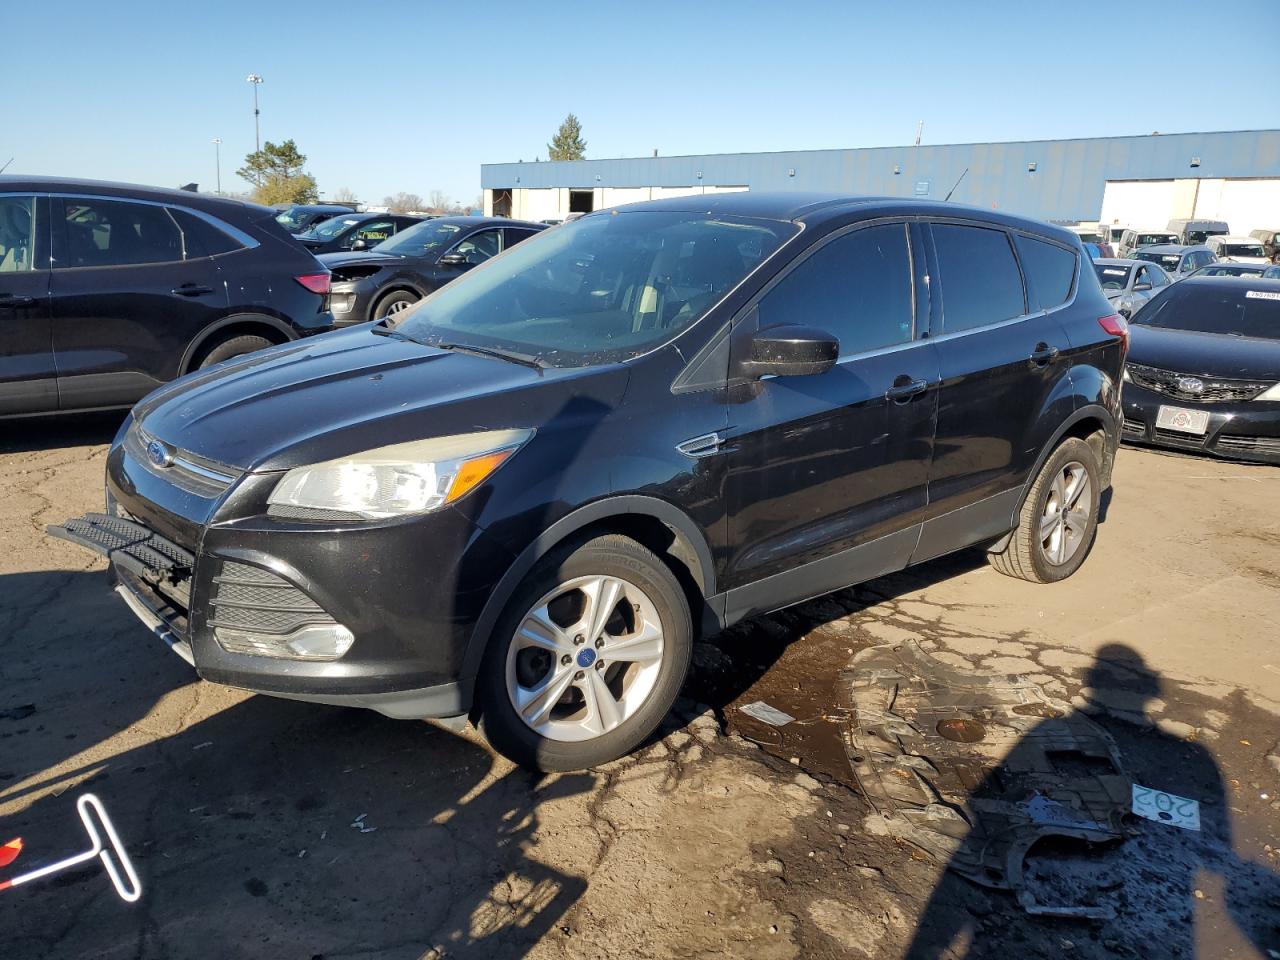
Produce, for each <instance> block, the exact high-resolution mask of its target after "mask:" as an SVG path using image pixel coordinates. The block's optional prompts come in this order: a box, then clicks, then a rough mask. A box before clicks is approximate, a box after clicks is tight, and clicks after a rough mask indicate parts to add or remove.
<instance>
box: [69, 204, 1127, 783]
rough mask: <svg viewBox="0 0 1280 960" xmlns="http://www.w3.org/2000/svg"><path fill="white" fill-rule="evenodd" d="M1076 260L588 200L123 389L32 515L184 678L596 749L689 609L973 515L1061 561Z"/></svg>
mask: <svg viewBox="0 0 1280 960" xmlns="http://www.w3.org/2000/svg"><path fill="white" fill-rule="evenodd" d="M1082 258H1083V251H1082V249H1081V247H1080V243H1079V241H1078V240H1077V239H1076V238H1075V236H1073V235H1072V234H1070V233H1068V232H1066V231H1065V230H1062V229H1059V228H1056V227H1050V226H1047V225H1045V224H1041V223H1036V222H1033V221H1030V220H1022V219H1018V218H1015V217H1010V216H1005V215H1002V214H996V213H993V212H989V211H985V210H977V209H971V208H967V207H962V206H959V205H954V204H942V203H930V202H923V201H911V200H886V199H871V200H868V199H849V198H840V197H815V196H806V195H803V194H778V195H773V196H770V195H767V194H754V193H752V194H746V193H742V194H726V195H720V196H699V197H693V198H685V199H680V200H665V201H655V202H651V203H643V204H636V205H634V206H628V207H622V208H619V209H607V210H602V211H599V212H597V213H593V214H589V215H587V216H585V217H583V218H581V219H580V220H578V221H577V222H575V223H571V224H566V225H564V226H560V227H557V228H555V229H554V230H548V231H545V232H543V233H541V234H539V235H538V236H536V237H534V238H532V239H531V240H527V241H525V242H524V243H521V244H520V245H519V246H517V247H515V248H514V249H512V250H510V251H509V252H507V253H504V254H502V255H501V256H498V257H494V258H493V259H491V260H489V261H488V262H486V263H484V264H482V265H481V266H479V267H477V268H476V269H475V270H473V271H472V272H470V273H469V274H468V275H467V276H465V277H463V278H461V279H459V280H458V281H456V282H454V283H451V284H449V285H447V286H444V287H442V288H441V289H440V290H438V291H436V292H435V293H434V294H432V295H431V296H430V297H428V298H427V299H425V300H423V301H422V302H421V303H420V304H418V305H417V306H415V307H413V308H411V309H410V310H407V311H405V312H403V313H401V314H399V315H398V318H397V319H396V320H395V321H384V322H379V323H372V324H365V325H360V326H356V327H352V328H349V329H347V330H343V331H338V332H336V333H333V334H329V335H327V336H326V337H324V338H321V339H320V340H313V341H310V342H308V343H307V344H305V345H302V344H295V345H288V346H282V347H279V348H276V349H274V350H270V351H267V352H264V353H261V354H258V355H256V356H253V357H246V358H244V359H242V360H240V361H237V362H234V363H231V364H229V365H227V366H225V367H223V368H221V369H219V370H211V371H207V372H203V373H199V374H195V375H193V376H191V377H188V378H187V379H185V380H183V381H180V382H178V383H175V384H172V385H170V386H168V387H165V388H162V389H161V390H158V391H157V392H156V393H154V394H153V395H152V396H150V397H149V398H147V399H146V400H145V401H144V402H142V403H141V404H139V405H138V406H137V407H136V408H135V410H134V412H133V415H132V417H131V418H130V420H129V422H128V423H127V424H125V425H124V426H123V427H122V429H121V431H120V434H119V436H118V437H117V438H116V440H115V442H114V443H113V445H112V447H111V451H110V455H109V458H108V466H107V486H108V496H109V499H108V509H107V514H106V515H91V516H89V517H84V518H79V519H76V520H72V521H68V523H67V524H66V525H65V527H62V528H55V531H54V532H55V533H56V534H57V535H59V536H63V537H66V538H68V539H71V540H74V541H76V542H80V543H83V544H85V545H87V546H90V547H91V548H93V549H96V550H98V551H99V552H104V553H107V554H108V555H109V556H111V557H112V559H113V561H114V563H113V567H114V569H115V570H116V572H117V573H118V575H119V577H120V581H121V582H120V592H121V593H122V594H123V596H124V597H125V599H126V600H127V601H128V602H129V604H130V605H131V606H132V607H133V609H134V610H135V611H136V612H137V613H138V615H139V616H140V617H141V618H142V619H143V620H145V621H146V622H147V623H148V624H150V625H151V626H152V628H153V629H154V630H155V631H156V632H157V633H158V634H159V635H160V636H162V637H163V638H164V639H165V640H166V641H167V642H168V643H169V644H171V645H172V646H173V647H174V648H175V649H176V650H177V651H178V652H179V653H181V654H182V656H184V657H185V658H186V659H187V660H188V661H190V662H192V663H194V665H195V668H196V670H197V672H198V673H199V674H200V675H201V676H203V677H205V678H207V679H209V680H213V681H216V682H220V683H227V684H232V685H235V686H239V687H244V688H248V689H250V690H257V691H262V692H266V693H271V694H275V695H279V696H285V697H292V698H296V699H305V700H316V701H321V702H325V703H338V704H350V705H357V706H363V707H370V708H373V709H375V710H379V711H381V712H383V713H385V714H388V715H390V716H396V717H450V716H459V715H463V714H467V713H470V714H471V715H472V716H473V717H478V718H479V719H480V720H481V722H482V723H483V726H484V730H485V732H486V734H487V735H488V737H489V738H490V740H491V741H492V742H493V744H494V745H495V746H496V747H497V748H498V749H500V750H501V751H503V752H504V753H506V754H507V755H509V756H511V757H513V758H515V759H517V760H519V761H521V762H523V763H527V764H531V765H536V766H539V767H541V768H544V769H569V768H575V767H581V766H584V765H590V764H594V763H599V762H602V761H604V760H607V759H609V758H611V757H616V756H618V755H620V754H622V753H624V752H626V751H628V750H630V749H632V748H633V747H634V746H636V745H637V744H638V743H640V742H641V741H642V740H643V739H644V738H645V737H646V736H647V735H648V734H649V733H650V731H652V730H653V728H654V727H655V726H656V725H657V724H658V722H659V721H660V720H661V718H662V716H663V715H664V714H665V713H666V712H667V710H668V708H669V706H670V705H671V703H672V701H673V699H674V698H675V696H676V694H677V692H678V691H679V689H680V686H681V684H682V682H683V680H684V677H685V672H686V668H687V667H688V664H689V658H690V651H691V649H692V643H693V639H694V635H695V631H697V630H699V629H703V630H716V629H719V628H722V627H724V626H726V625H728V624H731V623H733V622H735V621H737V620H740V619H742V618H744V617H749V616H752V615H755V614H760V613H764V612H766V611H770V610H775V609H777V608H780V607H785V606H787V605H789V604H794V603H798V602H800V601H802V600H805V599H807V598H809V597H813V596H815V595H818V594H822V593H824V592H827V591H830V590H835V589H838V588H842V587H845V586H847V585H849V584H853V583H857V582H859V581H862V580H867V579H869V578H872V577H878V576H880V575H882V574H886V573H889V572H891V571H894V570H900V569H902V568H903V567H905V566H907V565H908V564H912V563H918V562H920V561H923V560H928V559H930V558H932V557H936V556H939V555H941V554H945V553H948V552H951V551H954V550H958V549H961V548H963V547H968V546H971V545H975V544H978V545H982V546H985V547H986V548H987V550H988V551H990V555H991V557H992V562H993V563H994V565H995V566H996V568H997V569H999V570H1000V571H1002V572H1004V573H1006V574H1009V575H1011V576H1016V577H1022V578H1025V579H1027V580H1032V581H1037V582H1048V581H1054V580H1061V579H1063V578H1064V577H1067V576H1069V575H1070V574H1071V573H1072V572H1074V571H1075V570H1076V568H1077V567H1079V565H1080V564H1081V563H1082V562H1083V561H1084V559H1085V556H1086V555H1087V554H1088V552H1089V549H1090V546H1091V545H1092V542H1093V539H1094V534H1095V530H1096V524H1097V518H1098V504H1099V496H1100V494H1101V493H1102V490H1103V489H1104V488H1105V487H1106V486H1107V485H1108V483H1109V478H1110V475H1111V466H1112V460H1113V457H1114V454H1115V450H1116V445H1117V437H1118V431H1119V427H1118V422H1119V403H1120V372H1121V366H1122V361H1123V356H1124V352H1125V345H1126V336H1127V330H1126V327H1125V324H1124V322H1123V320H1121V319H1120V318H1119V317H1117V316H1115V315H1114V314H1113V313H1112V311H1111V308H1110V307H1109V305H1108V303H1107V301H1106V298H1105V297H1104V296H1103V295H1102V291H1101V289H1100V287H1099V285H1098V281H1097V278H1096V276H1095V274H1094V271H1093V269H1092V267H1091V266H1090V264H1089V263H1088V261H1087V260H1082ZM1082 263H1083V266H1082ZM1024 278H1025V282H1024Z"/></svg>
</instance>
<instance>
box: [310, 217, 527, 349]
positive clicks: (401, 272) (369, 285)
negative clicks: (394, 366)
mask: <svg viewBox="0 0 1280 960" xmlns="http://www.w3.org/2000/svg"><path fill="white" fill-rule="evenodd" d="M545 229H546V227H545V226H544V225H542V224H540V223H525V222H523V221H520V220H508V219H506V218H500V217H437V218H435V219H432V220H427V221H426V222H424V223H418V224H414V225H413V226H411V227H409V228H408V229H406V230H402V231H401V232H400V233H397V234H396V235H395V236H394V237H392V238H391V239H389V240H384V241H383V242H382V243H380V244H378V245H377V246H376V247H374V248H373V249H372V250H369V251H364V252H355V251H353V252H351V253H324V254H321V255H320V262H321V263H323V264H324V265H325V266H326V267H327V268H328V269H329V270H330V271H332V273H333V283H332V286H331V287H330V292H329V309H330V310H331V311H332V312H333V318H334V322H335V323H337V324H339V325H346V324H351V323H363V322H364V321H366V320H380V319H382V318H383V317H385V316H387V315H389V314H395V313H398V312H400V311H401V310H405V309H407V308H409V307H411V306H413V304H415V303H417V302H418V301H419V300H421V299H422V298H423V297H425V296H426V295H427V294H429V293H431V292H432V291H433V290H435V289H437V288H439V287H442V286H444V285H445V284H446V283H448V282H449V281H450V280H454V279H457V278H458V277H460V276H462V275H463V274H464V273H466V272H467V271H468V270H470V269H471V268H472V267H475V266H477V265H479V264H481V263H484V262H485V261H486V260H488V259H489V258H490V257H495V256H497V255H498V254H499V253H501V252H502V251H503V250H506V249H509V248H510V247H513V246H515V245H516V244H517V243H519V242H520V241H522V240H527V239H528V238H529V237H532V236H533V235H534V234H535V233H537V232H539V231H540V230H545Z"/></svg>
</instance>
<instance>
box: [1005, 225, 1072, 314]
mask: <svg viewBox="0 0 1280 960" xmlns="http://www.w3.org/2000/svg"><path fill="white" fill-rule="evenodd" d="M1013 242H1014V243H1015V244H1016V245H1017V247H1018V256H1019V257H1020V258H1021V259H1022V271H1023V273H1024V274H1026V277H1027V287H1028V290H1027V292H1028V293H1029V294H1030V295H1031V296H1030V297H1028V299H1030V300H1032V303H1033V305H1034V304H1036V303H1038V304H1039V307H1040V309H1041V310H1052V309H1053V308H1054V307H1059V306H1062V304H1064V303H1066V302H1067V297H1069V296H1071V282H1072V281H1073V280H1074V279H1075V276H1076V255H1075V254H1074V253H1072V252H1071V251H1070V250H1068V249H1066V248H1065V247H1060V246H1058V245H1057V244H1055V243H1046V242H1045V241H1043V240H1036V239H1033V238H1032V237H1024V236H1021V235H1017V234H1015V236H1014V238H1013Z"/></svg>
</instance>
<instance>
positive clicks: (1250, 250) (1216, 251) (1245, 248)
mask: <svg viewBox="0 0 1280 960" xmlns="http://www.w3.org/2000/svg"><path fill="white" fill-rule="evenodd" d="M1204 245H1205V246H1206V247H1208V248H1209V250H1210V252H1211V253H1212V254H1213V255H1214V256H1215V257H1217V258H1218V259H1219V260H1222V261H1224V262H1226V263H1253V264H1257V265H1258V266H1263V267H1265V266H1266V265H1267V264H1268V263H1270V262H1271V261H1270V259H1269V258H1268V257H1267V252H1266V250H1264V249H1263V247H1262V244H1261V243H1260V242H1259V241H1257V240H1255V239H1253V237H1232V236H1222V237H1210V238H1209V239H1208V240H1206V241H1205V242H1204Z"/></svg>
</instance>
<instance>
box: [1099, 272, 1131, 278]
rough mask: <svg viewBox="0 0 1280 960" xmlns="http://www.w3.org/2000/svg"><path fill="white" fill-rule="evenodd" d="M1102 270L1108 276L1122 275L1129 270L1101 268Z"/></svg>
mask: <svg viewBox="0 0 1280 960" xmlns="http://www.w3.org/2000/svg"><path fill="white" fill-rule="evenodd" d="M1102 272H1103V273H1105V274H1106V275H1107V276H1108V277H1123V276H1124V275H1125V274H1126V273H1128V272H1129V271H1128V270H1103V271H1102Z"/></svg>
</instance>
